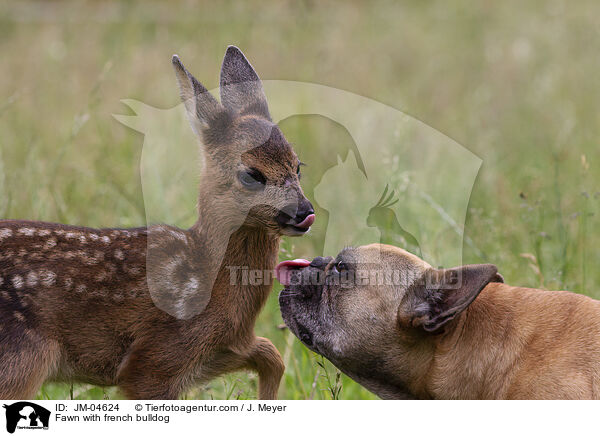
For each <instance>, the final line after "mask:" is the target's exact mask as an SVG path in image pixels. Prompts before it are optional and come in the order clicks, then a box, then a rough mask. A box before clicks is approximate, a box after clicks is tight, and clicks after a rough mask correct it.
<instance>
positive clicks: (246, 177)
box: [238, 168, 266, 191]
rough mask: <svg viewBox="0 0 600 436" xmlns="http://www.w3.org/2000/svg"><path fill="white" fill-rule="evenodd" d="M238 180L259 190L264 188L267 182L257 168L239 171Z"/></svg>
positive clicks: (245, 185) (253, 189)
mask: <svg viewBox="0 0 600 436" xmlns="http://www.w3.org/2000/svg"><path fill="white" fill-rule="evenodd" d="M238 180H239V181H240V183H241V184H242V186H244V187H245V188H247V189H250V190H252V191H257V190H259V189H263V188H264V186H265V184H266V179H265V176H263V175H262V173H261V172H260V171H258V170H256V169H253V168H252V169H249V170H246V171H240V172H239V173H238Z"/></svg>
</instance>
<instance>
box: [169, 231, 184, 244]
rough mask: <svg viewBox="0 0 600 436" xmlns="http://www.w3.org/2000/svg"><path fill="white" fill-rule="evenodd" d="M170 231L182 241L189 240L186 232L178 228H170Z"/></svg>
mask: <svg viewBox="0 0 600 436" xmlns="http://www.w3.org/2000/svg"><path fill="white" fill-rule="evenodd" d="M169 233H170V234H171V236H174V237H175V238H177V239H179V240H180V241H183V242H187V238H186V236H185V233H183V232H178V231H177V230H169Z"/></svg>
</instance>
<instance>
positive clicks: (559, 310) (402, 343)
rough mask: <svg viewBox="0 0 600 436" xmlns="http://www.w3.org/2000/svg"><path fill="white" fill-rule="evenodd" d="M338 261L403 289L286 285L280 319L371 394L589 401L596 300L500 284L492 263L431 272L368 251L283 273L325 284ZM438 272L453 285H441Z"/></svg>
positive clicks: (594, 383) (599, 357) (595, 381)
mask: <svg viewBox="0 0 600 436" xmlns="http://www.w3.org/2000/svg"><path fill="white" fill-rule="evenodd" d="M339 262H343V263H344V264H346V266H345V268H347V269H349V270H353V269H354V270H355V271H359V270H361V269H363V270H369V269H370V270H374V269H375V270H376V269H380V270H383V271H387V272H390V271H401V272H402V273H403V278H404V280H403V281H402V280H401V282H402V283H400V284H398V283H392V284H374V283H372V282H371V283H366V284H359V285H357V284H350V285H349V286H348V287H346V288H344V287H343V286H340V285H337V284H335V281H334V282H333V283H334V284H333V285H332V284H327V283H325V284H323V285H322V284H319V285H314V284H306V283H304V284H303V283H299V284H288V286H287V287H286V288H285V289H284V291H282V294H281V296H280V304H281V309H282V314H283V317H284V320H285V321H286V324H288V326H289V327H290V328H291V330H292V331H293V332H294V333H295V334H296V335H297V336H298V337H299V338H300V339H301V340H302V341H303V342H304V343H305V344H306V345H307V346H308V347H309V348H311V349H312V350H313V351H315V352H317V353H320V354H323V355H324V356H325V357H327V358H328V359H330V360H331V361H332V363H334V364H335V365H336V366H337V367H338V368H340V369H341V370H342V371H343V372H345V373H346V374H347V375H349V376H350V377H351V378H353V379H354V380H355V381H357V382H358V383H360V384H362V385H364V386H365V387H366V388H367V389H369V390H371V391H372V392H374V393H376V394H377V395H379V396H380V397H382V398H396V399H401V398H406V399H409V398H416V399H598V398H600V301H596V300H593V299H591V298H588V297H585V296H583V295H578V294H574V293H570V292H551V291H543V290H539V289H527V288H520V287H513V286H509V285H506V284H504V283H501V281H502V278H501V276H499V275H498V274H497V270H496V268H495V267H494V266H493V265H472V266H467V267H462V268H456V269H453V270H444V271H439V270H435V269H433V268H432V267H431V266H430V265H428V264H427V263H425V262H424V261H422V260H421V259H419V258H417V257H416V256H413V255H412V254H410V253H407V252H405V251H404V250H401V249H398V248H395V247H390V246H380V245H375V244H374V245H370V246H364V247H359V248H353V249H347V250H344V251H342V252H341V253H340V254H339V255H338V258H336V259H335V260H333V259H331V258H327V259H323V258H317V259H315V260H314V261H313V263H312V264H311V266H310V267H308V268H303V269H301V270H300V273H293V274H298V275H297V276H296V277H297V278H298V279H302V278H303V277H304V278H305V279H306V278H307V277H309V276H311V275H313V276H314V275H315V274H322V275H323V276H325V277H329V278H332V277H333V276H335V274H336V271H337V267H335V266H336V265H337V264H338V263H339ZM334 267H335V268H334ZM280 275H281V274H280ZM449 275H450V276H454V277H455V278H456V277H458V278H459V281H458V282H457V283H458V286H446V285H444V283H442V282H444V281H445V279H442V280H440V278H441V277H448V276H449ZM292 276H293V275H292ZM284 281H285V280H284ZM329 283H332V282H331V281H329Z"/></svg>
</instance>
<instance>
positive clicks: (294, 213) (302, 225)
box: [277, 198, 315, 231]
mask: <svg viewBox="0 0 600 436" xmlns="http://www.w3.org/2000/svg"><path fill="white" fill-rule="evenodd" d="M314 221H315V210H314V209H313V206H312V204H311V202H310V201H308V200H307V199H306V198H302V200H300V202H299V203H298V204H297V205H296V204H290V205H288V206H286V207H284V208H283V209H281V210H280V211H279V215H278V216H277V222H278V223H279V224H280V225H282V226H285V225H287V226H293V227H295V228H297V229H300V230H304V231H308V229H309V228H310V226H311V225H312V224H313V222H314Z"/></svg>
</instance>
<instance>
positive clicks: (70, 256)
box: [65, 251, 77, 259]
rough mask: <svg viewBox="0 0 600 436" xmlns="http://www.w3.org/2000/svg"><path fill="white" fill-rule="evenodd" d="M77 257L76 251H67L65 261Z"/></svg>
mask: <svg viewBox="0 0 600 436" xmlns="http://www.w3.org/2000/svg"><path fill="white" fill-rule="evenodd" d="M76 256H77V253H75V252H74V251H67V252H66V253H65V259H74V258H75V257H76Z"/></svg>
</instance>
